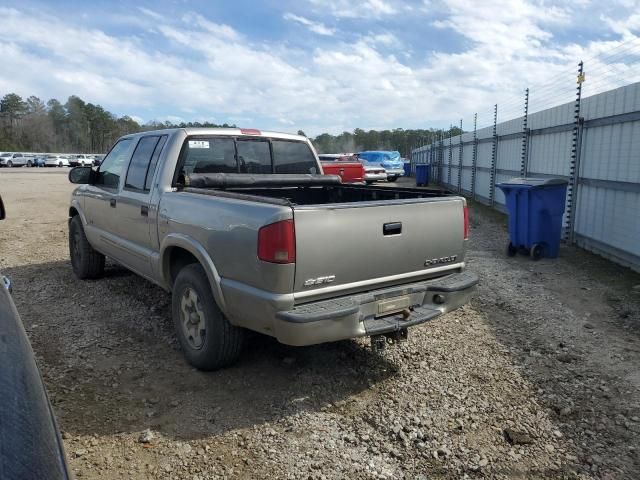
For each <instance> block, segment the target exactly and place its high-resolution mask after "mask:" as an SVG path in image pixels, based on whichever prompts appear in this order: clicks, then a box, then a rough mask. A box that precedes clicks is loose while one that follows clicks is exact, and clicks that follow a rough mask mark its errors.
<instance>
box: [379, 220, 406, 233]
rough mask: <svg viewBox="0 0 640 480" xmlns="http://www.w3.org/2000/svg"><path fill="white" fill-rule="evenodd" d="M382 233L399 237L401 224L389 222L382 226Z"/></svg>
mask: <svg viewBox="0 0 640 480" xmlns="http://www.w3.org/2000/svg"><path fill="white" fill-rule="evenodd" d="M382 233H383V234H385V235H400V234H401V233H402V222H391V223H385V224H384V225H382Z"/></svg>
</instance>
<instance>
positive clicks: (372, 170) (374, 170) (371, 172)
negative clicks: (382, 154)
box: [358, 157, 387, 184]
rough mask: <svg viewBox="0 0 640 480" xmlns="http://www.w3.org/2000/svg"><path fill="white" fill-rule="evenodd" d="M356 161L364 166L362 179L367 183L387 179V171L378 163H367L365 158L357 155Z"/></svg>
mask: <svg viewBox="0 0 640 480" xmlns="http://www.w3.org/2000/svg"><path fill="white" fill-rule="evenodd" d="M358 161H359V162H360V163H361V164H362V166H363V167H364V181H365V182H366V183H368V184H371V183H373V182H381V181H383V180H386V179H387V171H386V170H385V169H384V168H382V167H381V166H380V165H378V164H375V163H374V164H372V163H369V162H368V161H367V160H364V159H362V158H359V157H358Z"/></svg>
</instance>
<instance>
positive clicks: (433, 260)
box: [424, 255, 458, 267]
mask: <svg viewBox="0 0 640 480" xmlns="http://www.w3.org/2000/svg"><path fill="white" fill-rule="evenodd" d="M456 258H458V256H457V255H451V256H449V257H440V258H431V259H428V260H425V262H424V266H425V267H432V266H434V265H441V264H443V263H451V262H455V261H456Z"/></svg>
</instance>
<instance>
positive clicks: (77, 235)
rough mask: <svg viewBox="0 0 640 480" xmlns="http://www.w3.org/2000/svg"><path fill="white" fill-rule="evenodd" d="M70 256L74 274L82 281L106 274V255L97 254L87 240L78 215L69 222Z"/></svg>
mask: <svg viewBox="0 0 640 480" xmlns="http://www.w3.org/2000/svg"><path fill="white" fill-rule="evenodd" d="M69 256H70V257H71V268H73V273H74V274H75V276H76V277H78V278H79V279H80V280H85V279H89V278H98V277H100V276H102V274H103V273H104V255H102V254H101V253H99V252H96V251H95V250H94V249H93V247H92V246H91V244H90V243H89V241H88V240H87V237H86V235H85V234H84V228H82V219H81V218H80V216H78V215H76V216H75V217H73V218H72V219H71V222H69Z"/></svg>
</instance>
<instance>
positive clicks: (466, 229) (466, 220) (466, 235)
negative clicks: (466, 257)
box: [464, 205, 469, 240]
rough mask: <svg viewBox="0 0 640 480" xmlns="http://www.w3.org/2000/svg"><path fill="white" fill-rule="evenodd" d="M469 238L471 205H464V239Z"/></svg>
mask: <svg viewBox="0 0 640 480" xmlns="http://www.w3.org/2000/svg"><path fill="white" fill-rule="evenodd" d="M468 238H469V207H467V206H466V205H465V206H464V239H465V240H467V239H468Z"/></svg>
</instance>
